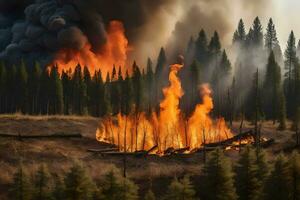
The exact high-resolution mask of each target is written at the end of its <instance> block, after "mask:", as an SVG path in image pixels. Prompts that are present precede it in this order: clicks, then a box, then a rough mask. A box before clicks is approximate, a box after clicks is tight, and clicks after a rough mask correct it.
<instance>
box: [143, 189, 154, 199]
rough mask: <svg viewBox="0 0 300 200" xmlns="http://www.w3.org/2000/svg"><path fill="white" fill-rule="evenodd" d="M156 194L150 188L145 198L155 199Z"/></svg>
mask: <svg viewBox="0 0 300 200" xmlns="http://www.w3.org/2000/svg"><path fill="white" fill-rule="evenodd" d="M155 199H156V198H155V195H154V193H153V192H152V190H148V191H147V193H146V195H145V198H144V200H155Z"/></svg>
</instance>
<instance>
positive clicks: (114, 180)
mask: <svg viewBox="0 0 300 200" xmlns="http://www.w3.org/2000/svg"><path fill="white" fill-rule="evenodd" d="M102 188H103V190H102V193H103V197H104V199H106V200H119V199H123V200H136V199H138V196H137V190H138V187H137V186H136V185H135V184H134V183H133V182H131V181H130V180H128V179H126V178H123V177H121V176H120V175H119V174H118V173H116V172H115V171H113V170H112V171H110V172H108V173H107V174H106V175H105V178H104V182H103V187H102Z"/></svg>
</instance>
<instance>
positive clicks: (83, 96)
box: [72, 64, 87, 115]
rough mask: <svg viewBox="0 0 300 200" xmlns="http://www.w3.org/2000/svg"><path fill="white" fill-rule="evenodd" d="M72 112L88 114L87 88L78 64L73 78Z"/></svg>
mask: <svg viewBox="0 0 300 200" xmlns="http://www.w3.org/2000/svg"><path fill="white" fill-rule="evenodd" d="M72 103H73V105H72V112H73V113H74V114H78V115H84V114H87V86H86V84H85V83H84V81H83V77H82V71H81V66H80V65H79V64H78V65H77V66H76V68H75V70H74V72H73V77H72Z"/></svg>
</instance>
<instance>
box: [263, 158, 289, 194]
mask: <svg viewBox="0 0 300 200" xmlns="http://www.w3.org/2000/svg"><path fill="white" fill-rule="evenodd" d="M290 181H291V180H290V174H289V164H288V162H287V159H286V158H285V157H284V156H283V155H279V156H278V158H277V160H276V161H275V164H274V169H273V171H272V172H271V175H270V177H269V180H268V184H267V199H270V200H282V199H289V198H290V195H291V187H290Z"/></svg>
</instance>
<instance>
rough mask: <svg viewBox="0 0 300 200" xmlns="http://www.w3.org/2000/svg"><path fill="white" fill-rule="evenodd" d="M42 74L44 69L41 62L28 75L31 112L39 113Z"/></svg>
mask: <svg viewBox="0 0 300 200" xmlns="http://www.w3.org/2000/svg"><path fill="white" fill-rule="evenodd" d="M41 75H42V69H41V66H40V64H39V63H37V62H36V63H35V65H34V67H33V69H32V70H31V71H30V73H29V77H28V97H29V104H30V107H29V110H28V112H29V113H30V114H38V113H39V94H40V89H41Z"/></svg>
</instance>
